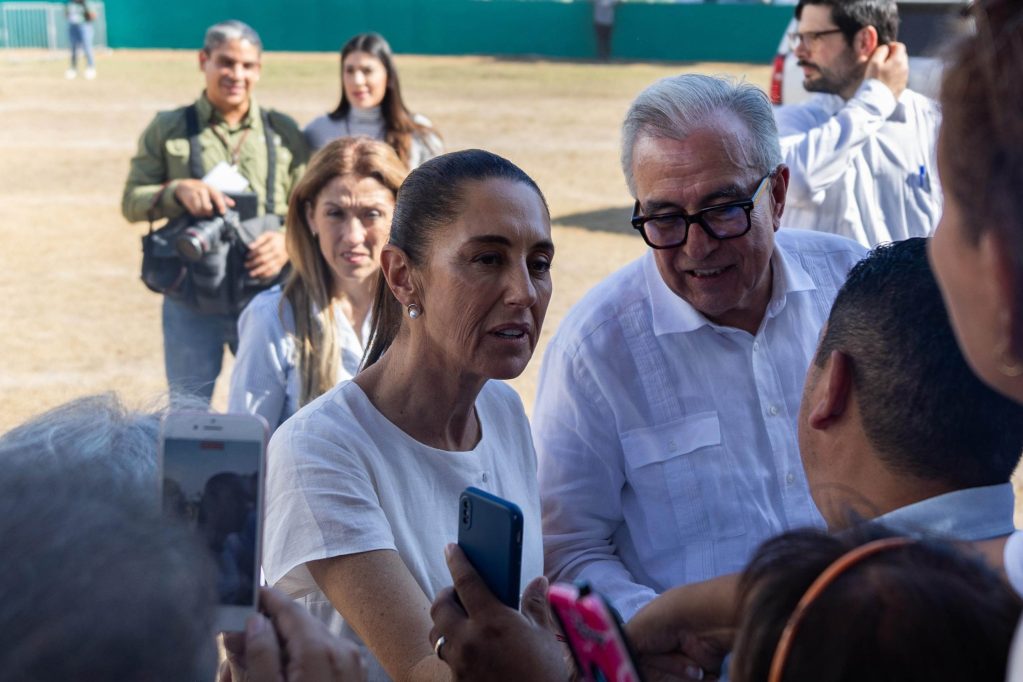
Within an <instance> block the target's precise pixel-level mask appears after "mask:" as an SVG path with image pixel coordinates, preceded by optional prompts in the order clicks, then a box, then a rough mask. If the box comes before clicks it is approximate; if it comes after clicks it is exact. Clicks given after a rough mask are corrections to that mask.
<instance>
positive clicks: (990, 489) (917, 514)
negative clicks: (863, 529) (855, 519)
mask: <svg viewBox="0 0 1023 682" xmlns="http://www.w3.org/2000/svg"><path fill="white" fill-rule="evenodd" d="M1015 504H1016V497H1015V495H1014V494H1013V492H1012V484H1011V483H1000V484H998V485H988V486H983V487H979V488H965V489H963V490H955V491H953V492H950V493H945V494H944V495H938V496H937V497H930V498H928V499H926V500H921V501H920V502H916V503H915V504H911V505H908V506H905V507H902V508H900V509H895V510H894V511H890V512H888V513H887V514H882V515H881V516H879V517H877V519H876V521H878V522H880V523H883V524H885V525H886V526H889V527H891V528H892V529H893V530H897V531H900V532H904V533H908V534H910V535H939V536H942V537H946V538H950V539H953V540H966V541H975V540H987V539H989V538H996V537H1001V536H1003V535H1008V534H1009V533H1012V532H1013V531H1014V530H1015V526H1014V525H1013V522H1012V515H1013V510H1014V507H1015Z"/></svg>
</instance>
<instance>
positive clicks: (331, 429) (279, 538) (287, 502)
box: [263, 410, 396, 598]
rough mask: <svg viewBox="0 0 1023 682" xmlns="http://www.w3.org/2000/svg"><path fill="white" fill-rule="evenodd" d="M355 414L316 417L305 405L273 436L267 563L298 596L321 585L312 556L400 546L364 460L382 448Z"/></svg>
mask: <svg viewBox="0 0 1023 682" xmlns="http://www.w3.org/2000/svg"><path fill="white" fill-rule="evenodd" d="M349 419H354V417H351V415H349V414H346V415H343V416H341V417H340V418H338V419H337V421H336V422H333V421H331V420H326V421H325V420H324V419H323V418H322V417H321V418H319V419H318V420H317V416H316V414H315V412H312V413H310V411H309V410H305V411H303V412H301V413H299V414H298V415H296V417H295V419H290V420H288V421H287V422H286V423H285V424H283V425H282V426H281V428H279V429H277V431H276V433H274V435H273V437H272V438H271V439H270V445H269V448H268V450H267V458H266V459H267V470H266V511H265V513H264V518H265V528H264V531H263V570H264V571H265V572H266V578H267V581H268V582H269V583H270V584H271V585H273V586H274V587H276V588H278V589H280V590H282V591H284V592H285V593H286V594H288V595H289V596H291V597H294V598H297V597H300V596H303V595H305V594H308V593H309V592H311V591H312V590H314V589H316V583H315V582H314V581H313V578H312V576H311V575H310V574H309V569H308V568H306V565H305V564H306V563H307V562H309V561H314V560H317V559H327V558H330V557H335V556H344V555H348V554H356V553H359V552H368V551H371V550H376V549H396V545H395V542H394V536H393V534H392V532H391V525H390V523H389V522H388V520H387V516H386V515H385V514H384V511H383V509H382V508H381V506H380V498H379V496H378V494H377V489H376V486H375V485H374V480H373V476H372V472H371V471H370V470H369V466H368V465H367V462H366V460H365V458H366V457H374V456H375V457H382V456H384V455H383V454H382V453H380V452H379V451H374V450H373V448H374V445H373V444H372V443H367V442H366V441H365V439H360V436H359V435H358V434H357V433H356V431H357V428H356V429H353V428H352V425H351V424H350V423H345V422H346V421H347V420H349ZM328 422H330V423H328Z"/></svg>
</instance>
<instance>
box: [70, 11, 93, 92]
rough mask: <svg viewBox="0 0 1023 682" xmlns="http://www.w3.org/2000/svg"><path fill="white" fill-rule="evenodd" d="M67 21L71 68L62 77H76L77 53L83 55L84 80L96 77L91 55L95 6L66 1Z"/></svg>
mask: <svg viewBox="0 0 1023 682" xmlns="http://www.w3.org/2000/svg"><path fill="white" fill-rule="evenodd" d="M64 16H65V18H66V19H67V31H68V43H69V45H70V47H71V67H70V68H69V69H68V70H67V71H65V72H64V77H65V78H67V79H68V80H72V79H74V78H77V77H78V52H79V50H80V51H81V52H83V53H84V54H85V63H86V67H85V78H86V79H87V80H92V79H93V78H95V77H96V60H95V58H94V55H93V53H92V38H93V32H94V29H93V26H92V22H93V21H95V20H96V6H95V5H94V4H93V3H91V2H89V1H88V0H68V1H67V2H66V3H65V4H64Z"/></svg>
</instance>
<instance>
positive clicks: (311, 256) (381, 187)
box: [228, 138, 408, 429]
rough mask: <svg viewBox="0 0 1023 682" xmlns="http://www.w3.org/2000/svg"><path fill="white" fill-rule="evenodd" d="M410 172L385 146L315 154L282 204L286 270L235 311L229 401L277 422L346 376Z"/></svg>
mask: <svg viewBox="0 0 1023 682" xmlns="http://www.w3.org/2000/svg"><path fill="white" fill-rule="evenodd" d="M407 173H408V171H407V170H406V168H405V166H404V164H402V163H401V161H400V160H399V159H398V156H397V154H396V153H395V152H394V150H393V149H391V147H389V146H388V145H386V144H384V143H383V142H378V141H376V140H370V139H367V138H343V139H340V140H335V141H333V142H331V143H329V144H328V145H327V146H326V147H324V148H323V149H322V150H320V152H319V153H317V154H316V155H315V156H314V157H313V159H312V161H311V162H310V164H309V167H308V169H307V170H306V173H305V175H304V176H303V178H302V180H301V181H300V182H299V184H298V185H297V186H296V188H295V191H294V193H293V194H292V197H291V202H290V205H289V207H288V217H287V221H286V225H287V232H286V238H287V247H288V253H289V255H290V258H291V264H292V269H291V273H290V274H289V276H288V280H287V282H286V283H285V285H284V286H283V287H281V286H276V287H273V288H272V289H268V290H267V291H265V292H263V293H261V294H259V295H258V296H256V297H255V298H254V299H253V300H252V302H251V303H250V304H249V305H248V306H247V307H246V308H245V310H244V311H243V312H242V314H241V317H240V318H239V320H238V356H237V359H236V361H235V364H234V370H233V372H232V374H231V390H230V394H229V398H228V409H229V411H231V412H248V413H251V414H258V415H261V416H262V417H263V418H264V419H265V420H266V422H267V424H269V425H270V428H271V429H276V428H277V426H278V425H280V424H281V423H282V422H283V421H284V420H285V419H287V418H288V417H290V416H291V415H292V414H294V413H295V411H296V410H298V408H299V407H301V406H303V405H305V404H306V403H308V402H310V401H311V400H313V399H314V398H316V397H318V396H319V395H321V394H322V393H324V392H325V391H326V390H328V389H329V388H331V387H333V386H334V385H335V384H336V383H337V382H338V381H341V380H343V379H350V378H351V377H353V376H354V375H355V373H356V372H357V371H358V369H359V363H360V362H361V360H362V356H363V353H364V347H365V345H366V342H367V341H368V339H369V332H370V326H371V323H372V319H373V316H372V314H371V312H372V311H371V309H372V307H373V297H374V295H375V293H376V287H377V279H378V276H379V271H380V252H381V250H382V249H383V247H384V244H386V243H387V240H388V238H389V237H390V233H391V216H392V215H393V214H394V201H395V197H396V196H397V193H398V187H399V186H400V185H401V182H402V180H404V179H405V175H407Z"/></svg>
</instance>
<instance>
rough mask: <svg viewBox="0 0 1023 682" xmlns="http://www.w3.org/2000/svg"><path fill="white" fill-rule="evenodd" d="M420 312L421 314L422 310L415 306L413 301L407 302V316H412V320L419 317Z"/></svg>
mask: <svg viewBox="0 0 1023 682" xmlns="http://www.w3.org/2000/svg"><path fill="white" fill-rule="evenodd" d="M421 314H422V311H421V310H420V309H419V306H417V305H416V304H415V303H409V304H408V316H409V317H410V318H412V319H413V320H414V319H416V318H417V317H419V316H420V315H421Z"/></svg>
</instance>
